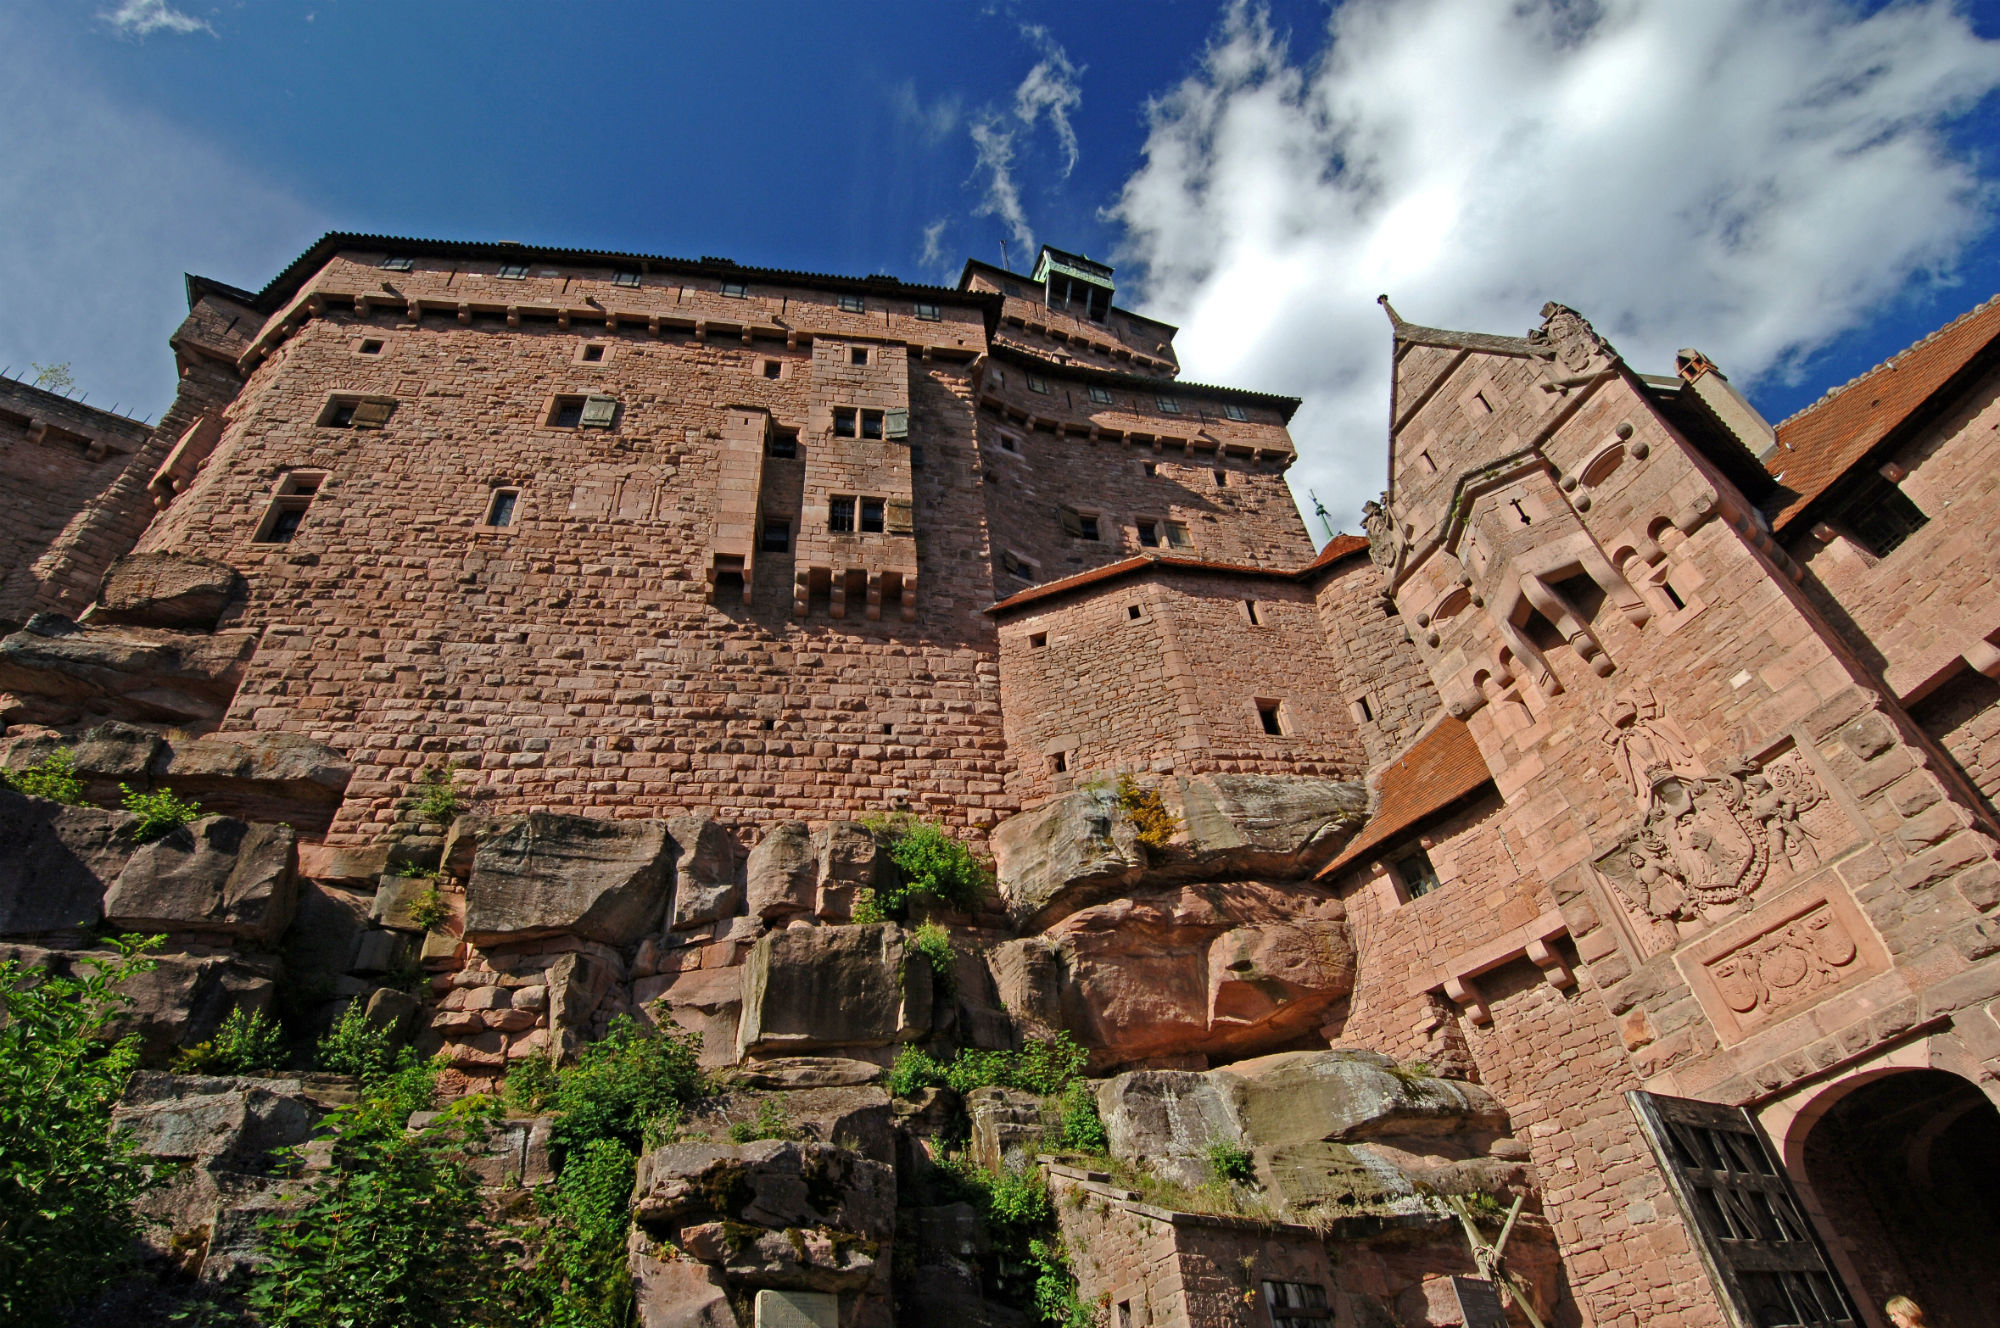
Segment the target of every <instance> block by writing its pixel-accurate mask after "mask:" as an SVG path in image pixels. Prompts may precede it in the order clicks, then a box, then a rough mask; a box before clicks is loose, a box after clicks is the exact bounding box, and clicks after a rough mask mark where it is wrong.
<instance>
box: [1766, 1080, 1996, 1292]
mask: <svg viewBox="0 0 2000 1328" xmlns="http://www.w3.org/2000/svg"><path fill="white" fill-rule="evenodd" d="M1798 1123H1799V1124H1800V1125H1802V1126H1804V1128H1803V1129H1802V1130H1799V1131H1797V1132H1795V1133H1794V1134H1793V1136H1792V1138H1791V1139H1789V1140H1788V1141H1787V1147H1786V1148H1785V1150H1784V1151H1785V1153H1786V1162H1787V1165H1788V1166H1789V1167H1790V1168H1791V1170H1792V1173H1793V1176H1794V1179H1795V1180H1797V1181H1800V1182H1802V1183H1803V1187H1804V1188H1806V1189H1807V1190H1809V1191H1810V1194H1811V1196H1812V1200H1813V1204H1812V1206H1813V1207H1814V1209H1815V1210H1816V1215H1817V1216H1818V1218H1819V1219H1820V1221H1821V1222H1822V1224H1823V1226H1824V1229H1825V1232H1826V1234H1827V1235H1828V1236H1829V1237H1830V1238H1831V1241H1830V1243H1831V1245H1832V1247H1833V1250H1832V1252H1833V1253H1834V1255H1835V1258H1836V1261H1837V1262H1838V1263H1840V1264H1841V1265H1842V1266H1843V1271H1844V1272H1845V1274H1846V1276H1847V1277H1848V1279H1849V1281H1850V1283H1851V1284H1852V1287H1853V1290H1854V1292H1855V1294H1856V1295H1857V1296H1859V1297H1860V1298H1861V1299H1862V1300H1864V1301H1865V1302H1867V1304H1868V1306H1869V1309H1868V1310H1864V1314H1867V1315H1868V1317H1870V1318H1871V1319H1875V1320H1876V1321H1878V1322H1879V1318H1878V1317H1877V1316H1879V1313H1880V1310H1881V1307H1882V1304H1883V1302H1884V1301H1886V1300H1887V1299H1888V1298H1889V1297H1890V1296H1894V1295H1909V1296H1912V1297H1914V1298H1915V1299H1916V1300H1917V1301H1918V1303H1920V1304H1921V1305H1923V1307H1924V1309H1925V1310H1926V1312H1927V1313H1928V1315H1929V1319H1930V1322H1931V1324H1932V1325H1934V1328H1982V1326H1983V1325H1987V1324H1990V1323H1991V1322H1992V1318H1991V1316H1992V1307H1993V1306H1995V1305H2000V1258H1997V1257H1996V1253H2000V1110H1996V1109H1995V1107H1994V1104H1993V1103H1992V1101H1991V1100H1989V1099H1988V1098H1987V1096H1986V1095H1985V1094H1984V1093H1982V1092H1981V1091H1980V1090H1979V1089H1978V1088H1976V1087H1974V1086H1973V1084H1972V1083H1971V1082H1969V1081H1968V1080H1966V1079H1964V1078H1962V1077H1960V1076H1959V1075H1956V1074H1953V1073H1951V1072H1949V1071H1946V1070H1939V1069H1929V1068H1910V1069H1897V1070H1891V1071H1888V1072H1878V1073H1875V1074H1871V1075H1864V1076H1860V1077H1857V1078H1855V1079H1850V1080H1848V1081H1846V1082H1844V1083H1842V1084H1840V1085H1837V1086H1836V1087H1835V1088H1834V1089H1833V1090H1831V1091H1829V1092H1828V1093H1827V1094H1825V1095H1824V1096H1823V1097H1821V1098H1820V1099H1819V1100H1818V1101H1816V1102H1814V1103H1813V1106H1812V1110H1810V1111H1809V1112H1807V1113H1803V1114H1802V1118H1801V1119H1800V1120H1799V1122H1798ZM1870 1310H1872V1311H1873V1313H1870V1312H1869V1311H1870Z"/></svg>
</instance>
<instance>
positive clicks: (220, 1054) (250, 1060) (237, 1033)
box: [174, 1006, 288, 1074]
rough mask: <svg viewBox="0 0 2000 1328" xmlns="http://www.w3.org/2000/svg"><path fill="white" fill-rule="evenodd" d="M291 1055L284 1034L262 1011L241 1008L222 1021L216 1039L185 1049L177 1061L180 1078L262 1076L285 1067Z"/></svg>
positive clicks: (177, 1057)
mask: <svg viewBox="0 0 2000 1328" xmlns="http://www.w3.org/2000/svg"><path fill="white" fill-rule="evenodd" d="M287 1055H288V1051H287V1048H286V1046H285V1034H284V1030H283V1029H281V1028H279V1027H278V1023H277V1021H276V1020H275V1019H268V1018H266V1017H265V1016H264V1012H263V1011H261V1010H254V1011H245V1010H244V1009H243V1007H242V1006H238V1007H237V1008H235V1009H234V1010H231V1011H230V1012H229V1017H228V1018H227V1019H224V1020H223V1021H222V1027H220V1028H218V1029H217V1030H216V1031H215V1036H214V1037H212V1038H209V1039H208V1040H207V1041H205V1042H197V1043H195V1044H194V1045H193V1046H192V1047H183V1048H182V1049H181V1052H180V1054H179V1055H178V1056H176V1057H175V1058H174V1073H176V1074H259V1073H262V1072H264V1071H266V1070H275V1069H278V1068H279V1067H280V1066H282V1065H284V1063H285V1060H286V1058H287Z"/></svg>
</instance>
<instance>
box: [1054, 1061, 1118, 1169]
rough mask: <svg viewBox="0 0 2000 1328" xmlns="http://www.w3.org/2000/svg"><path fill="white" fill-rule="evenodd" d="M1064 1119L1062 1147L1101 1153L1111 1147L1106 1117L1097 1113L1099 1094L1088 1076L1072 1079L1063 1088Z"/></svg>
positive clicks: (1062, 1108)
mask: <svg viewBox="0 0 2000 1328" xmlns="http://www.w3.org/2000/svg"><path fill="white" fill-rule="evenodd" d="M1061 1122H1062V1125H1061V1130H1060V1137H1059V1139H1058V1144H1059V1146H1060V1147H1063V1148H1068V1149H1074V1150H1075V1151H1077V1152H1079V1153H1102V1152H1104V1151H1106V1150H1107V1149H1109V1148H1110V1147H1111V1138H1110V1136H1109V1135H1107V1134H1106V1133H1105V1132H1104V1118H1103V1117H1101V1116H1099V1115H1098V1114H1097V1095H1096V1094H1095V1093H1093V1092H1091V1091H1090V1083H1089V1081H1088V1080H1084V1079H1073V1080H1071V1081H1070V1085H1069V1087H1068V1088H1066V1089H1064V1090H1063V1095H1062V1106H1061Z"/></svg>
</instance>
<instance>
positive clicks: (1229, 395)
mask: <svg viewBox="0 0 2000 1328" xmlns="http://www.w3.org/2000/svg"><path fill="white" fill-rule="evenodd" d="M988 354H989V355H990V356H991V357H992V358H993V359H996V360H1005V361H1006V362H1007V363H1009V364H1018V365H1021V366H1022V367H1024V368H1031V367H1039V368H1042V369H1045V370H1048V371H1050V372H1053V373H1058V374H1061V375H1063V376H1065V377H1070V378H1075V379H1077V380H1079V381H1081V382H1086V383H1092V382H1095V383H1115V384H1117V385H1119V386H1121V387H1138V388H1145V389H1147V390H1149V391H1152V392H1156V393H1172V392H1176V391H1181V392H1193V393H1200V394H1206V395H1208V396H1212V397H1221V398H1224V399H1226V400H1231V401H1254V402H1256V403H1257V404H1258V405H1260V406H1270V407H1272V408H1274V409H1277V410H1281V411H1283V412H1284V415H1285V423H1286V424H1290V423H1291V422H1292V416H1293V415H1295V414H1297V413H1298V409H1299V406H1300V405H1301V404H1302V403H1301V399H1300V398H1298V397H1287V396H1280V395H1279V394H1277V393H1275V392H1254V391H1252V390H1250V389H1249V388H1247V387H1222V386H1219V385H1217V384H1215V383H1191V382H1189V381H1187V380H1186V379H1184V378H1160V377H1156V376H1155V375H1152V374H1135V373H1121V372H1120V371H1119V370H1117V369H1100V368H1097V367H1096V366H1095V365H1089V364H1064V363H1062V362H1060V361H1058V360H1051V359H1048V358H1046V357H1045V356H1041V355H1037V354H1035V353H1034V352H1033V351H1026V350H1019V349H1017V348H1015V347H1013V346H1003V345H1000V344H998V343H995V344H994V346H993V347H992V349H991V350H990V351H989V352H988Z"/></svg>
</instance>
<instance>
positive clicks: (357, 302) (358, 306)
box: [354, 295, 368, 318]
mask: <svg viewBox="0 0 2000 1328" xmlns="http://www.w3.org/2000/svg"><path fill="white" fill-rule="evenodd" d="M354 316H355V317H356V318H366V317H367V316H368V297H367V296H366V295H356V296H355V297H354Z"/></svg>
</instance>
